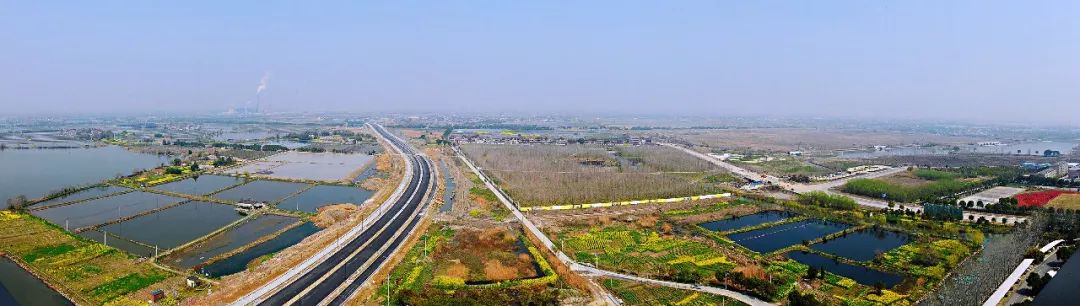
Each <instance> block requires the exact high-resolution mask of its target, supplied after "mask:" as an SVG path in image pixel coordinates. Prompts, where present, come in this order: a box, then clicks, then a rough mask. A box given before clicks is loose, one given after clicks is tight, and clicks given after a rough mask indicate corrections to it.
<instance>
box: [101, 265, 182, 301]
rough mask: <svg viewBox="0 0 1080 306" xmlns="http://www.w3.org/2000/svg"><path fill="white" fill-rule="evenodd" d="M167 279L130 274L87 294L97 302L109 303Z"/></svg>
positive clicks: (158, 275) (154, 275)
mask: <svg viewBox="0 0 1080 306" xmlns="http://www.w3.org/2000/svg"><path fill="white" fill-rule="evenodd" d="M168 277H169V275H168V274H165V273H156V272H150V273H148V274H143V273H132V274H128V275H125V276H122V277H120V278H117V279H115V280H113V281H111V282H108V283H104V284H102V285H100V286H98V287H96V288H94V289H91V290H90V291H89V292H88V293H89V294H90V296H92V297H95V298H97V299H98V300H102V301H110V300H112V299H115V298H117V297H120V296H123V295H126V294H128V293H131V292H135V291H137V290H139V289H142V288H146V287H148V286H150V285H153V284H155V283H157V282H160V281H162V280H164V279H166V278H168Z"/></svg>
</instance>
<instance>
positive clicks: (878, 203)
mask: <svg viewBox="0 0 1080 306" xmlns="http://www.w3.org/2000/svg"><path fill="white" fill-rule="evenodd" d="M660 145H662V146H666V147H671V148H675V149H679V150H682V151H683V152H686V153H687V154H690V155H693V156H696V157H698V158H701V159H703V160H705V161H708V162H711V163H712V164H714V165H716V166H719V167H721V168H724V169H726V170H728V171H730V172H731V173H734V174H736V175H739V176H742V177H743V178H746V179H750V180H757V181H763V182H768V183H769V184H772V185H776V186H780V188H783V189H784V190H788V191H791V192H794V193H797V194H802V193H807V192H812V191H821V192H825V193H829V194H834V195H844V196H847V197H850V198H852V199H854V200H855V202H857V203H859V205H862V206H866V207H870V208H876V209H900V207H901V206H903V207H904V208H905V209H910V210H912V211H915V212H921V211H922V206H920V205H919V204H914V203H896V206H895V207H893V208H889V203H888V201H884V200H880V199H872V198H867V197H860V196H855V195H850V194H842V193H840V192H837V191H836V190H834V189H833V188H836V187H840V186H842V185H844V183H847V182H848V181H849V180H852V179H857V178H877V177H883V176H888V175H892V174H895V173H898V172H902V171H905V170H906V168H904V167H895V168H892V169H888V170H883V171H878V172H873V173H867V174H862V175H856V176H851V177H846V178H842V179H838V180H832V181H828V182H824V183H818V184H801V183H790V182H786V181H784V180H783V179H780V178H778V177H775V176H772V175H768V174H759V173H756V172H753V171H750V170H747V169H745V168H742V167H739V166H736V165H734V164H731V163H728V162H725V161H722V160H720V159H717V158H715V157H712V156H709V155H707V154H703V153H701V152H698V151H694V150H692V149H690V148H686V147H683V146H680V145H675V144H669V143H661V144H660ZM969 217H970V218H972V219H979V218H986V220H991V219H996V220H999V222H1001V220H1006V219H1007V220H1010V221H1014V222H1021V221H1024V220H1027V217H1023V216H1013V215H1005V214H994V213H987V212H979V211H970V210H964V217H963V220H964V221H969V220H971V219H969Z"/></svg>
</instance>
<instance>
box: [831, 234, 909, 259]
mask: <svg viewBox="0 0 1080 306" xmlns="http://www.w3.org/2000/svg"><path fill="white" fill-rule="evenodd" d="M912 240H914V237H912V236H911V235H908V234H904V233H899V232H894V231H888V230H883V229H873V228H871V229H864V230H861V231H858V232H854V233H850V234H847V235H844V236H841V237H837V238H835V239H831V240H829V241H824V242H821V243H817V244H814V245H812V246H810V248H811V249H814V250H818V251H821V252H825V253H829V254H832V255H837V256H840V257H844V258H847V259H851V260H855V261H868V260H872V259H874V256H877V254H882V253H885V252H888V251H889V250H892V249H895V248H898V247H900V246H902V245H905V244H908V243H909V242H911V241H912Z"/></svg>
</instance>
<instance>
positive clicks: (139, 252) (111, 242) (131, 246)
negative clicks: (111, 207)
mask: <svg viewBox="0 0 1080 306" xmlns="http://www.w3.org/2000/svg"><path fill="white" fill-rule="evenodd" d="M79 236H82V237H83V238H86V239H90V240H93V241H97V242H99V243H104V244H106V245H108V246H110V247H113V248H116V249H118V250H121V251H124V252H127V253H128V254H131V255H135V256H139V257H153V256H154V248H152V247H148V246H145V245H141V244H138V243H134V242H131V241H129V240H127V239H125V238H121V237H117V236H116V235H114V234H113V233H109V239H108V240H105V234H104V233H102V232H101V231H99V230H88V231H84V232H81V233H79ZM158 251H164V250H163V249H159V250H158Z"/></svg>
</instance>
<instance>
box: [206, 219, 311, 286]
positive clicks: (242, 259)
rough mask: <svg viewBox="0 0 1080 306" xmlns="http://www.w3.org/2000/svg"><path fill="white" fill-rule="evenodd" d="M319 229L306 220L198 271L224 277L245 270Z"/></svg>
mask: <svg viewBox="0 0 1080 306" xmlns="http://www.w3.org/2000/svg"><path fill="white" fill-rule="evenodd" d="M318 231H319V227H318V226H315V224H314V223H311V222H306V223H304V224H301V225H300V226H297V227H294V228H292V229H290V230H288V231H285V232H283V233H281V235H278V236H277V237H274V238H273V239H270V240H267V241H266V242H263V243H260V244H257V245H255V246H253V247H251V248H249V249H247V250H244V251H243V252H240V253H238V254H236V255H233V256H230V257H228V258H225V259H222V260H219V261H216V262H213V263H210V264H209V265H206V266H203V267H201V268H198V271H200V272H201V273H203V274H204V275H207V276H209V277H222V276H225V275H229V274H233V273H236V272H240V271H244V269H247V265H248V263H250V262H251V261H253V260H255V259H256V258H259V257H262V256H263V255H268V254H272V253H276V252H279V251H281V250H284V249H285V248H288V247H290V246H292V245H294V244H297V243H299V242H300V241H303V240H304V238H307V237H308V236H311V234H314V233H315V232H318Z"/></svg>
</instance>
